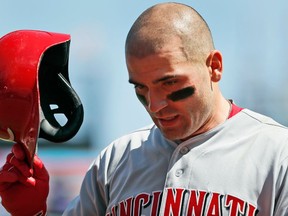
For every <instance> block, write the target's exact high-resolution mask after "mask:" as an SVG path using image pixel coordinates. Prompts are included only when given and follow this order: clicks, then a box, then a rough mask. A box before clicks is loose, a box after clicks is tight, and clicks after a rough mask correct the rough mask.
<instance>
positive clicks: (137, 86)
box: [134, 84, 144, 90]
mask: <svg viewBox="0 0 288 216" xmlns="http://www.w3.org/2000/svg"><path fill="white" fill-rule="evenodd" d="M134 88H135V89H136V90H137V89H143V88H144V86H143V85H140V84H134Z"/></svg>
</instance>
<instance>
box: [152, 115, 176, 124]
mask: <svg viewBox="0 0 288 216" xmlns="http://www.w3.org/2000/svg"><path fill="white" fill-rule="evenodd" d="M178 118H179V116H178V115H175V116H169V117H161V118H157V120H158V122H159V125H160V126H162V127H172V126H175V125H176V123H177V120H178Z"/></svg>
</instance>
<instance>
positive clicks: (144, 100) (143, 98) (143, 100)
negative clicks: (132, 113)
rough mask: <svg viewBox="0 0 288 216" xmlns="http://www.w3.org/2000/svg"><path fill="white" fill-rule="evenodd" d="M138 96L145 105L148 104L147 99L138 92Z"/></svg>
mask: <svg viewBox="0 0 288 216" xmlns="http://www.w3.org/2000/svg"><path fill="white" fill-rule="evenodd" d="M136 96H137V98H138V99H139V101H140V102H141V103H142V104H143V105H144V106H148V103H147V100H146V98H145V97H144V96H143V95H141V94H137V93H136Z"/></svg>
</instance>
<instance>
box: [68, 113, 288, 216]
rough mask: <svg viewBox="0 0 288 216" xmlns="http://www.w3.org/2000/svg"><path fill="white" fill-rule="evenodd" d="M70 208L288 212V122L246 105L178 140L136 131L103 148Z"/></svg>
mask: <svg viewBox="0 0 288 216" xmlns="http://www.w3.org/2000/svg"><path fill="white" fill-rule="evenodd" d="M64 215H77V216H80V215H83V216H88V215H97V216H116V215H118V216H130V215H131V216H132V215H133V216H138V215H139V216H140V215H141V216H144V215H145V216H156V215H163V216H168V215H173V216H180V215H181V216H182V215H189V216H192V215H195V216H202V215H209V216H218V215H219V216H220V215H221V216H228V215H229V216H239V215H245V216H255V215H257V216H272V215H273V216H285V215H286V216H287V215H288V130H287V128H285V127H284V126H282V125H280V124H278V123H276V122H275V121H273V120H272V119H270V118H268V117H266V116H263V115H260V114H257V113H255V112H252V111H250V110H248V109H243V110H242V111H241V112H239V113H238V114H237V115H235V116H234V117H233V118H230V119H228V120H227V121H225V122H224V123H223V124H221V125H218V126H217V127H216V128H214V129H212V130H210V131H208V132H206V133H204V134H201V135H198V136H195V137H193V138H191V139H189V140H187V141H185V142H182V143H180V144H177V143H175V142H172V141H169V140H167V139H165V138H164V137H163V136H162V134H161V132H160V131H159V129H158V128H157V127H156V126H155V125H151V126H150V127H147V128H144V129H141V130H138V131H135V132H133V133H131V134H129V135H126V136H123V137H121V138H119V139H117V140H116V141H114V142H113V143H112V144H111V145H109V146H108V147H107V148H106V149H104V150H103V151H102V152H101V154H100V155H99V156H98V158H97V159H96V160H95V161H94V163H93V164H92V165H91V167H90V169H89V170H88V172H87V174H86V176H85V178H84V181H83V184H82V187H81V192H80V195H79V196H78V197H77V198H76V199H75V200H74V201H72V202H71V204H70V205H69V206H68V208H67V209H66V211H65V213H64Z"/></svg>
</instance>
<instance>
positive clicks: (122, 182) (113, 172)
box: [0, 3, 288, 216]
mask: <svg viewBox="0 0 288 216" xmlns="http://www.w3.org/2000/svg"><path fill="white" fill-rule="evenodd" d="M126 62H127V68H128V73H129V82H130V83H131V84H133V85H134V87H135V92H136V95H137V97H138V99H139V100H140V101H141V103H142V104H143V106H144V107H145V109H146V110H147V112H148V113H149V114H150V116H151V118H152V119H153V122H154V124H152V125H150V126H147V127H144V128H142V129H139V130H136V131H134V132H133V133H130V134H128V135H125V136H122V137H120V138H119V139H117V140H115V141H114V142H112V143H111V144H110V145H109V146H107V147H106V148H105V149H104V150H103V151H102V152H101V153H100V154H99V156H98V157H97V158H96V159H95V161H94V162H93V163H92V164H91V166H90V168H89V170H88V171H87V173H86V175H85V177H84V180H83V183H82V187H81V191H80V194H79V196H78V197H76V198H75V199H74V200H73V201H72V202H71V203H70V205H69V206H68V207H67V209H66V210H65V212H64V215H77V216H78V215H83V216H84V215H85V216H87V215H97V216H116V215H117V216H124V215H125V216H130V215H131V216H132V215H133V216H134V215H135V216H136V215H137V216H138V215H139V216H140V215H145V216H157V215H161V216H170V215H173V216H180V215H181V216H182V215H185V216H186V215H187V216H202V215H207V216H220V215H221V216H222V215H223V216H239V215H245V216H256V215H257V216H272V215H273V216H285V215H288V196H287V194H288V145H287V141H288V131H287V128H285V127H284V126H282V125H280V124H278V123H277V122H275V121H274V120H272V119H271V118H269V117H266V116H263V115H261V114H258V113H255V112H253V111H251V110H248V109H243V108H241V107H239V106H237V105H235V104H234V103H233V101H231V100H226V99H225V98H224V97H223V95H222V94H221V91H220V88H219V81H220V80H221V77H222V72H223V60H222V54H221V52H220V51H218V50H216V49H215V48H214V45H213V40H212V36H211V33H210V30H209V27H208V26H207V24H206V22H205V21H204V20H203V18H202V17H201V16H200V15H199V14H198V13H197V12H196V11H195V10H194V9H193V8H191V7H190V6H187V5H183V4H179V3H161V4H157V5H155V6H152V7H151V8H148V9H147V10H146V11H144V12H143V13H142V14H141V15H140V17H139V18H138V19H137V20H136V21H135V23H134V24H133V26H132V28H131V29H130V31H129V33H128V36H127V40H126ZM13 149H14V156H15V159H14V160H12V162H11V163H9V161H7V164H10V165H11V164H13V165H14V166H15V167H16V168H17V169H18V172H19V173H16V174H17V175H16V174H15V173H14V172H13V170H12V172H10V175H12V174H13V173H14V178H15V179H16V180H17V179H20V177H22V178H23V177H25V176H26V178H27V177H28V176H29V175H27V174H25V172H24V168H23V167H25V166H17V163H21V149H19V146H18V145H17V144H16V145H15V146H14V148H13ZM12 154H13V153H12ZM36 161H38V160H36ZM35 167H39V166H37V164H36V165H35ZM40 167H42V168H43V166H42V165H41V166H40ZM16 168H15V170H17V169H16ZM47 175H48V174H47V173H46V172H43V173H41V172H40V173H39V174H36V173H35V174H34V175H32V177H30V178H33V179H35V181H36V182H37V181H38V179H39V180H43V177H44V178H46V177H47ZM3 179H4V177H3V175H0V182H2V183H1V184H2V185H3V184H4V183H3V182H4V181H3ZM16 180H15V182H17V181H16ZM11 182H12V181H11ZM42 182H43V181H42ZM47 184H48V182H47ZM12 188H13V183H11V187H9V188H7V189H6V190H2V191H1V192H0V194H1V196H2V199H3V200H7V199H8V198H9V197H12V195H11V193H9V190H12ZM22 188H27V187H25V186H24V185H23V186H22ZM19 190H20V189H19ZM23 190H24V189H23ZM33 194H34V196H40V197H41V194H40V192H39V193H37V190H35V191H33ZM23 197H24V196H23ZM18 199H19V200H21V199H20V198H18ZM6 204H7V203H6ZM7 205H8V204H7ZM4 206H5V205H4ZM16 208H18V206H17V205H16V204H15V205H14V206H12V207H11V206H10V209H12V210H13V209H16ZM27 208H28V207H27ZM36 212H37V211H36ZM15 215H16V214H15Z"/></svg>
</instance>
